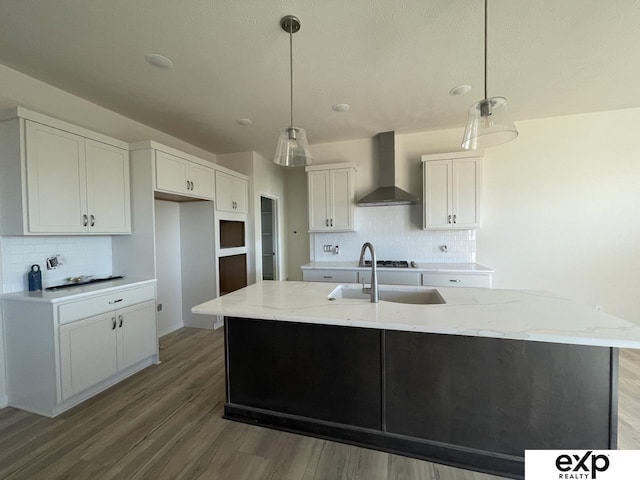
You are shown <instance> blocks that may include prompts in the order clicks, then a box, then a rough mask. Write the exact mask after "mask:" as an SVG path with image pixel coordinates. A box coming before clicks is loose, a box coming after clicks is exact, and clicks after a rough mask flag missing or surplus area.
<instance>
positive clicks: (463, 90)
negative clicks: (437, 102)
mask: <svg viewBox="0 0 640 480" xmlns="http://www.w3.org/2000/svg"><path fill="white" fill-rule="evenodd" d="M470 91H471V85H458V86H457V87H453V88H452V89H451V90H449V95H453V96H458V95H466V94H467V93H469V92H470Z"/></svg>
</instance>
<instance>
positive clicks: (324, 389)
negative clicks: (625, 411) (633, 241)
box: [193, 282, 640, 478]
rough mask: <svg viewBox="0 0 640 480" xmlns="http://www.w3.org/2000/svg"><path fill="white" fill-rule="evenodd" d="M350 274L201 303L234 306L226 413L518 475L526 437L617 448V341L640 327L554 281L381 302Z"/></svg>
mask: <svg viewBox="0 0 640 480" xmlns="http://www.w3.org/2000/svg"><path fill="white" fill-rule="evenodd" d="M337 286H338V285H336V284H328V283H310V282H262V283H259V284H254V285H251V286H249V287H246V288H244V289H242V290H238V291H236V292H234V293H232V294H229V295H226V296H224V297H221V298H218V299H215V300H212V301H210V302H207V303H204V304H202V305H198V306H196V307H194V308H193V311H194V312H195V313H202V314H207V315H210V314H218V315H224V316H225V318H226V329H225V340H226V341H225V351H226V366H227V369H226V374H227V401H226V404H225V417H226V418H229V419H232V420H237V421H243V422H249V423H254V424H258V425H262V426H267V427H272V428H278V429H282V430H287V431H292V432H297V433H302V434H308V435H313V436H318V437H322V438H328V439H332V440H336V441H342V442H346V443H351V444H356V445H361V446H365V447H369V448H376V449H380V450H385V451H389V452H392V453H399V454H403V455H408V456H413V457H416V458H422V459H425V460H430V461H435V462H441V463H446V464H449V465H454V466H459V467H463V468H470V469H475V470H479V471H483V472H488V473H493V474H497V475H504V476H509V477H512V478H522V476H523V472H524V467H523V462H524V450H525V449H540V448H545V449H553V448H560V449H582V448H589V449H609V448H616V436H617V431H616V430H617V378H618V373H617V365H618V362H617V348H618V347H628V348H640V326H638V325H635V324H633V323H631V322H627V321H624V320H621V319H618V318H616V317H613V316H610V315H606V314H603V313H601V312H597V311H595V310H594V309H592V308H589V307H586V306H582V305H579V304H576V303H575V302H572V301H570V300H567V299H564V298H560V297H557V296H554V295H551V294H548V293H544V292H526V291H513V290H491V289H472V288H438V291H439V293H440V294H441V296H442V297H443V299H444V300H445V302H446V303H444V304H440V305H412V304H400V303H392V302H385V301H381V302H380V303H378V304H372V303H369V302H368V301H366V300H356V299H348V298H335V296H334V299H331V298H330V294H331V292H332V291H333V290H334V289H335V288H336V287H337ZM393 288H397V289H401V288H406V287H393ZM412 288H414V289H415V288H419V287H412Z"/></svg>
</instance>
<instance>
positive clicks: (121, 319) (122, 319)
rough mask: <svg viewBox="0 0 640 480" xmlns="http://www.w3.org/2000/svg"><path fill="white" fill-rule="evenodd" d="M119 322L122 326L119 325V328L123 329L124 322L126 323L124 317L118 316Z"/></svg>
mask: <svg viewBox="0 0 640 480" xmlns="http://www.w3.org/2000/svg"><path fill="white" fill-rule="evenodd" d="M118 320H120V325H118V327H119V328H122V322H123V321H124V318H122V315H118Z"/></svg>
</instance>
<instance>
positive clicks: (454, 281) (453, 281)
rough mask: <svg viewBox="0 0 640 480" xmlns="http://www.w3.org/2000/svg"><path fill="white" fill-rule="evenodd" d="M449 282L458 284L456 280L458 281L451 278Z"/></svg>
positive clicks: (458, 281)
mask: <svg viewBox="0 0 640 480" xmlns="http://www.w3.org/2000/svg"><path fill="white" fill-rule="evenodd" d="M449 281H450V282H451V283H460V280H458V279H456V278H451V279H449Z"/></svg>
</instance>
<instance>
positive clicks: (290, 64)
mask: <svg viewBox="0 0 640 480" xmlns="http://www.w3.org/2000/svg"><path fill="white" fill-rule="evenodd" d="M289 80H290V85H291V98H290V100H291V102H290V105H291V126H292V127H293V22H289Z"/></svg>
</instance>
